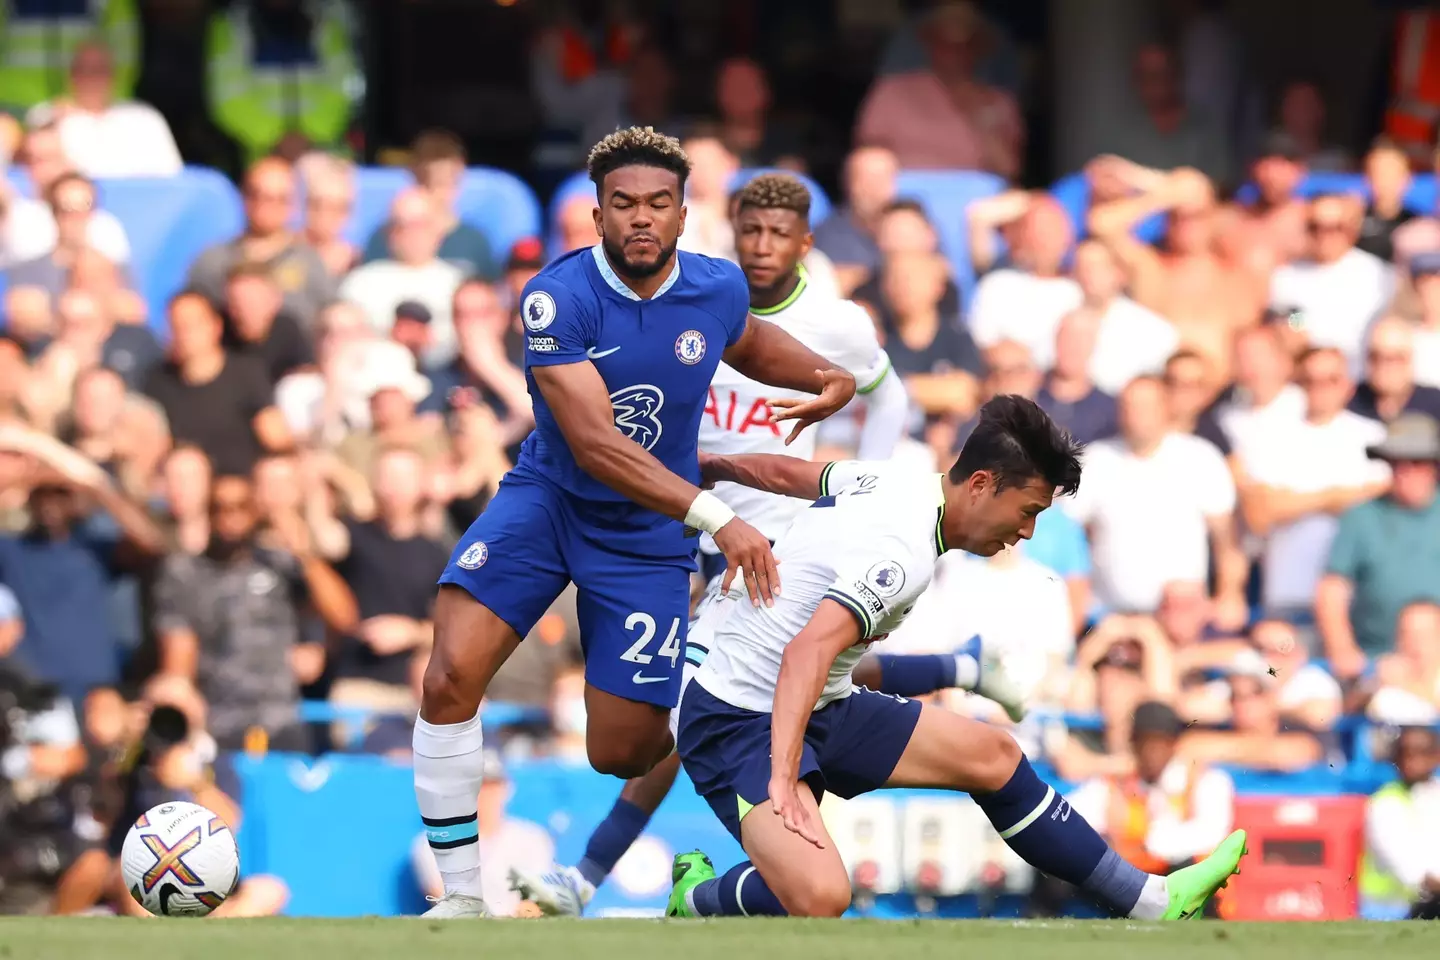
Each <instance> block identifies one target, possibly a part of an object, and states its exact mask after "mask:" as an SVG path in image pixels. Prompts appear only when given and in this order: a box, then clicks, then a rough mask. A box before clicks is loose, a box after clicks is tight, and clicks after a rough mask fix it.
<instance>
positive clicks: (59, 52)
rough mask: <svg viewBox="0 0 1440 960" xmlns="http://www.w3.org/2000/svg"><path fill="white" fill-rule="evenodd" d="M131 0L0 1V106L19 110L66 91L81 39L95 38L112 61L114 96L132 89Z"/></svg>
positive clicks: (134, 31)
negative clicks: (108, 49) (72, 61)
mask: <svg viewBox="0 0 1440 960" xmlns="http://www.w3.org/2000/svg"><path fill="white" fill-rule="evenodd" d="M139 30H140V25H139V17H138V16H137V14H136V11H135V0H0V109H6V110H11V111H14V112H16V113H17V114H23V113H24V111H26V110H29V109H30V108H31V107H33V106H35V105H36V104H37V103H43V102H44V101H46V100H51V99H54V98H55V97H58V96H61V95H62V94H64V93H66V92H67V91H68V90H69V89H70V61H71V59H73V58H74V56H75V48H76V47H78V46H80V43H81V41H84V40H89V39H98V40H101V41H103V42H104V43H105V45H106V46H107V47H109V48H110V54H111V56H112V57H114V61H115V97H116V99H118V100H124V99H126V98H128V97H129V96H130V93H131V91H133V90H134V88H135V74H136V71H137V69H138V60H139V52H140V34H139Z"/></svg>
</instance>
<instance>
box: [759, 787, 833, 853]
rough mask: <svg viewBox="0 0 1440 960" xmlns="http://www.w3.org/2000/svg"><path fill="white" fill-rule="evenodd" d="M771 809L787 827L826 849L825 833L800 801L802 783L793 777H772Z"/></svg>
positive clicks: (808, 809) (818, 846) (820, 847)
mask: <svg viewBox="0 0 1440 960" xmlns="http://www.w3.org/2000/svg"><path fill="white" fill-rule="evenodd" d="M770 809H771V811H772V812H773V813H774V814H775V815H776V816H777V817H779V818H780V819H781V820H782V821H784V823H785V829H786V830H789V831H790V832H791V833H794V834H798V835H799V836H801V837H803V838H805V839H806V840H808V841H810V842H811V843H813V844H814V845H815V846H816V847H817V848H819V849H821V850H824V849H825V840H824V836H825V835H824V833H823V831H821V829H820V825H819V824H817V823H816V822H815V820H814V817H812V816H811V813H810V808H809V807H807V806H805V805H804V804H802V803H801V802H800V784H799V782H798V781H796V780H795V779H794V778H793V777H771V778H770Z"/></svg>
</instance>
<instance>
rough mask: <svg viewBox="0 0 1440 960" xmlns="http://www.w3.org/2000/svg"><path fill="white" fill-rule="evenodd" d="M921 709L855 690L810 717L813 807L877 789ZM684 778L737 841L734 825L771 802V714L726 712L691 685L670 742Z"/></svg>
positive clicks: (804, 763) (807, 762) (807, 750)
mask: <svg viewBox="0 0 1440 960" xmlns="http://www.w3.org/2000/svg"><path fill="white" fill-rule="evenodd" d="M920 709H921V708H920V704H919V702H917V701H915V700H906V699H904V698H902V697H892V696H890V695H889V694H884V693H876V692H874V691H873V690H866V689H865V688H863V687H862V688H861V689H859V690H857V691H855V692H854V693H852V694H850V696H848V697H846V698H845V699H843V700H836V701H835V702H834V703H828V704H826V705H825V706H823V707H821V708H820V709H819V710H817V711H815V712H814V713H813V714H811V715H810V725H809V726H808V727H807V728H806V730H805V747H804V749H803V750H802V751H801V754H800V779H802V780H804V781H805V782H806V783H808V784H809V785H810V788H811V789H812V790H814V791H815V797H816V799H817V800H818V799H819V798H820V794H821V792H823V791H826V790H828V791H829V792H830V793H833V794H835V795H836V796H837V797H844V798H846V799H849V798H850V797H858V796H859V795H860V794H862V793H869V792H870V791H872V790H878V789H880V788H881V787H883V786H884V785H885V781H887V780H889V779H890V774H891V773H892V772H894V770H895V765H896V764H897V763H899V762H900V757H901V755H902V754H903V753H904V752H905V747H906V746H907V745H908V744H909V743H910V735H911V734H912V733H914V732H915V724H916V723H918V722H919V720H920ZM676 746H677V748H678V749H679V751H680V760H681V762H683V763H684V765H685V773H686V775H688V776H689V777H690V782H691V783H693V784H694V785H695V792H696V793H698V794H700V796H702V797H704V798H705V800H706V802H707V803H709V804H710V809H712V810H714V811H715V816H717V817H719V818H720V822H721V823H723V824H725V829H726V830H729V831H730V833H731V835H732V836H734V837H735V839H736V840H739V839H740V821H741V820H744V819H745V815H746V814H747V813H749V812H750V810H751V808H753V807H757V806H759V805H760V804H761V803H764V802H765V801H767V800H769V799H770V714H768V713H756V712H755V711H753V710H742V709H740V708H739V707H734V706H731V705H730V704H728V703H726V702H725V701H723V700H721V699H720V698H719V697H717V696H715V695H714V694H712V693H711V692H710V691H709V690H706V689H705V688H704V687H702V686H701V685H700V684H699V683H692V684H690V686H689V687H688V688H686V691H685V702H684V703H683V704H682V705H681V707H680V732H679V736H678V737H676Z"/></svg>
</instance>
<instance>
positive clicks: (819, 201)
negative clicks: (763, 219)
mask: <svg viewBox="0 0 1440 960" xmlns="http://www.w3.org/2000/svg"><path fill="white" fill-rule="evenodd" d="M773 172H776V171H773V170H771V169H770V168H762V167H756V168H754V169H749V170H741V171H740V172H739V173H737V174H735V179H734V180H733V181H732V182H731V184H730V188H731V189H732V190H734V189H738V188H740V187H742V186H744V185H745V184H746V183H747V182H749V180H750V179H751V178H752V177H755V176H757V175H759V174H762V173H773ZM784 172H786V173H788V172H790V171H784ZM797 176H799V177H800V179H801V180H802V181H804V183H805V186H807V187H809V188H810V223H811V224H812V225H816V224H820V223H822V222H824V220H825V218H826V217H828V216H830V211H831V210H832V209H833V208H834V205H833V204H832V203H831V202H830V197H829V196H828V195H827V194H826V193H825V191H824V190H822V189H821V188H820V184H818V183H816V182H815V181H814V180H811V179H810V178H809V177H807V176H804V175H803V174H797ZM576 197H585V198H586V199H587V200H593V199H594V198H595V185H594V184H592V183H591V182H590V176H589V174H587V173H585V172H584V171H583V170H582V171H580V172H579V173H573V174H571V175H570V176H569V177H567V178H566V179H565V180H564V182H562V183H561V184H560V186H559V187H558V188H556V190H555V195H554V196H553V197H551V198H550V206H549V209H548V210H547V211H546V224H547V225H548V227H549V236H548V237H547V238H546V246H545V249H546V251H547V253H548V254H549V255H550V257H551V258H554V257H558V256H560V254H562V253H564V252H565V251H564V250H561V249H560V211H561V210H562V209H563V208H564V206H565V204H567V203H569V202H570V201H571V200H573V199H574V198H576Z"/></svg>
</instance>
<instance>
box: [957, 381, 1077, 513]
mask: <svg viewBox="0 0 1440 960" xmlns="http://www.w3.org/2000/svg"><path fill="white" fill-rule="evenodd" d="M981 470H985V471H987V472H988V473H990V474H992V475H993V476H994V477H995V490H996V492H997V493H998V492H999V491H1000V490H1003V489H1004V488H1006V487H1009V486H1023V485H1025V484H1026V483H1029V482H1030V481H1031V480H1035V479H1040V480H1043V481H1045V482H1046V483H1047V484H1049V485H1050V486H1053V487H1056V488H1058V489H1059V490H1060V492H1061V493H1074V492H1075V491H1076V490H1078V489H1080V445H1079V444H1078V443H1076V442H1075V438H1074V437H1072V436H1070V434H1069V432H1068V431H1066V430H1065V429H1063V428H1062V427H1060V426H1059V425H1057V424H1056V423H1055V421H1054V420H1051V419H1050V417H1049V415H1048V414H1046V413H1045V411H1044V410H1041V409H1040V408H1039V407H1038V406H1037V405H1036V404H1035V402H1034V401H1033V400H1026V399H1025V398H1024V397H1020V396H1016V395H1014V394H1003V395H1001V396H998V397H995V398H993V399H991V400H989V401H987V402H986V404H985V405H984V406H983V407H981V408H980V422H979V423H978V424H976V425H975V429H974V431H973V432H972V433H971V434H970V436H969V438H968V439H967V440H966V441H965V446H964V447H962V448H961V449H960V456H959V457H958V458H957V459H956V460H955V465H954V466H953V467H951V468H950V482H951V483H956V484H959V483H964V482H965V481H966V480H968V479H970V477H971V476H972V475H973V474H975V473H978V472H979V471H981Z"/></svg>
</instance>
